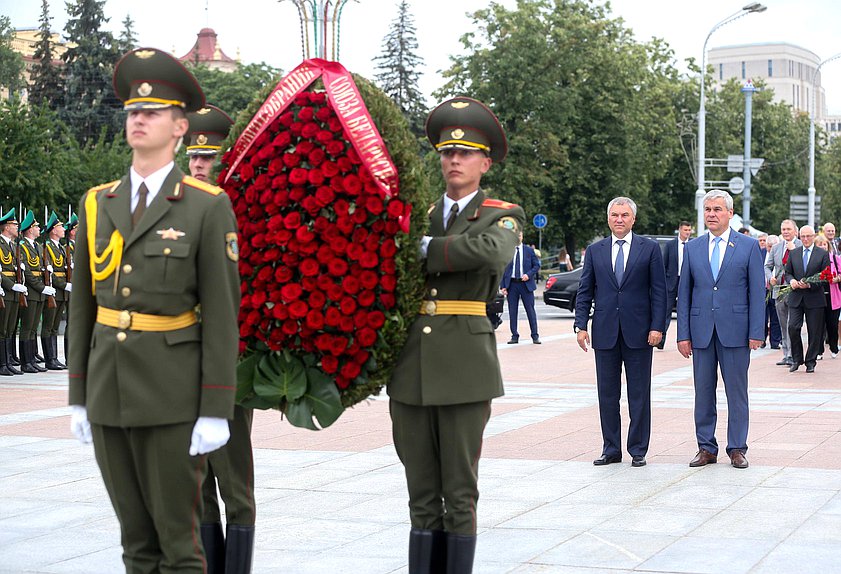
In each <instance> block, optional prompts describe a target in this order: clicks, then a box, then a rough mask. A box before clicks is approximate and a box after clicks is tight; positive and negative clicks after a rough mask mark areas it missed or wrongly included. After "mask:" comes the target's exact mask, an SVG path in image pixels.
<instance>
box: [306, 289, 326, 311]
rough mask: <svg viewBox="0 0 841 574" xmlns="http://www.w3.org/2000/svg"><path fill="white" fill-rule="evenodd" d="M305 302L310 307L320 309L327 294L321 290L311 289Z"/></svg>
mask: <svg viewBox="0 0 841 574" xmlns="http://www.w3.org/2000/svg"><path fill="white" fill-rule="evenodd" d="M307 302H308V303H309V305H310V308H312V309H321V308H322V307H324V305H325V304H326V303H327V296H326V295H324V293H322V292H321V291H316V290H314V289H313V290H312V291H311V292H310V296H309V298H308V299H307Z"/></svg>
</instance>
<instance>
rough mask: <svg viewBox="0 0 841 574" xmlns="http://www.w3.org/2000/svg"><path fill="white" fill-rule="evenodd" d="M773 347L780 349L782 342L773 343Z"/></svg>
mask: <svg viewBox="0 0 841 574" xmlns="http://www.w3.org/2000/svg"><path fill="white" fill-rule="evenodd" d="M771 348H772V349H779V348H780V344H779V343H771Z"/></svg>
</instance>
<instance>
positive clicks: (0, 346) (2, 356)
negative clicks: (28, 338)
mask: <svg viewBox="0 0 841 574" xmlns="http://www.w3.org/2000/svg"><path fill="white" fill-rule="evenodd" d="M7 363H8V359H7V358H6V340H5V339H0V376H3V377H11V376H13V375H14V373H13V372H12V371H10V370H9V367H8V366H7Z"/></svg>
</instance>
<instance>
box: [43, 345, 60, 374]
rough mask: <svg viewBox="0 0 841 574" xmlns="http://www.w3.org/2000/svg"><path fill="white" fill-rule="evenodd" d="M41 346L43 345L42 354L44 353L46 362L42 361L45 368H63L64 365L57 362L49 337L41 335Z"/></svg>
mask: <svg viewBox="0 0 841 574" xmlns="http://www.w3.org/2000/svg"><path fill="white" fill-rule="evenodd" d="M41 347H43V349H44V355H46V362H45V363H44V366H45V367H46V368H47V370H48V371H60V370H62V369H63V368H64V365H62V364H61V363H59V362H58V358H57V357H56V355H55V350H54V349H53V343H52V340H51V339H50V337H41Z"/></svg>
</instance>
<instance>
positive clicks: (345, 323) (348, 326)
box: [339, 317, 353, 333]
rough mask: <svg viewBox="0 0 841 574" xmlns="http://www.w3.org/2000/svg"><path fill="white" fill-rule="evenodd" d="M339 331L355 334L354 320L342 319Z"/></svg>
mask: <svg viewBox="0 0 841 574" xmlns="http://www.w3.org/2000/svg"><path fill="white" fill-rule="evenodd" d="M339 330H340V331H342V332H343V333H353V319H352V318H351V317H342V318H341V320H340V321H339Z"/></svg>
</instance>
